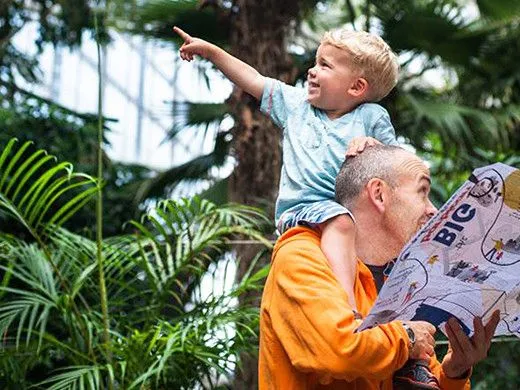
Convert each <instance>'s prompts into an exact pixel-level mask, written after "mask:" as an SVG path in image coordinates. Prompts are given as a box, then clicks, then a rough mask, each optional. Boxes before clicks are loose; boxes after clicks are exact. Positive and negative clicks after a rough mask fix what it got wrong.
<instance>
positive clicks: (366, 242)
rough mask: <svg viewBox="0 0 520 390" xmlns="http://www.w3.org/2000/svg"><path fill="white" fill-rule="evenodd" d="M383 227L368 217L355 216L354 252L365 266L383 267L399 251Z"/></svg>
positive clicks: (362, 215) (363, 215)
mask: <svg viewBox="0 0 520 390" xmlns="http://www.w3.org/2000/svg"><path fill="white" fill-rule="evenodd" d="M397 246H398V245H397V243H395V242H393V240H391V238H390V237H389V235H388V234H387V232H386V230H385V229H384V226H383V225H382V224H381V223H378V222H376V221H374V220H373V218H372V217H371V216H369V215H365V214H360V215H356V252H357V256H358V257H359V259H361V261H362V262H363V263H365V264H369V265H385V264H387V263H388V262H389V261H390V260H392V259H394V258H395V257H396V256H397V255H398V254H399V251H400V248H397Z"/></svg>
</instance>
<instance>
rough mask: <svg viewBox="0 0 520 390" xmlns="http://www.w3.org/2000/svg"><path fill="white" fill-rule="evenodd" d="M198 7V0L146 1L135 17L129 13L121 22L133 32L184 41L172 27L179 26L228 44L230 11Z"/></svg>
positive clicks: (195, 34) (177, 41)
mask: <svg viewBox="0 0 520 390" xmlns="http://www.w3.org/2000/svg"><path fill="white" fill-rule="evenodd" d="M217 4H218V3H215V5H217ZM198 6H199V2H198V1H197V0H180V1H169V0H152V1H146V2H144V3H142V5H141V6H138V7H136V8H135V12H134V13H133V15H132V16H133V18H132V17H131V18H129V17H128V14H127V15H121V17H120V18H119V19H120V23H118V25H119V26H120V28H121V29H123V30H126V31H129V32H132V33H136V34H139V35H145V36H149V37H153V38H159V39H161V40H164V41H173V42H176V43H180V42H181V41H180V38H179V37H177V36H176V34H174V33H173V31H172V27H173V26H176V25H177V26H180V27H181V28H183V29H185V30H186V31H189V32H190V34H193V35H194V36H199V37H201V38H204V39H207V40H211V41H212V42H215V43H216V44H218V45H220V46H222V45H225V44H227V41H226V38H227V36H228V31H229V22H228V20H227V17H226V14H227V10H226V9H221V11H222V12H220V11H219V12H217V13H216V12H215V11H214V9H212V8H211V7H207V8H204V9H200V7H198ZM217 14H218V15H217ZM129 19H130V20H129ZM128 22H130V25H129V23H128Z"/></svg>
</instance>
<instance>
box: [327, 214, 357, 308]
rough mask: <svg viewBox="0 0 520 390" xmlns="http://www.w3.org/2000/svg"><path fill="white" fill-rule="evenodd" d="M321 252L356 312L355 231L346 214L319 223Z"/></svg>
mask: <svg viewBox="0 0 520 390" xmlns="http://www.w3.org/2000/svg"><path fill="white" fill-rule="evenodd" d="M319 226H320V229H321V244H320V245H321V250H322V251H323V253H324V254H325V256H326V257H327V260H328V261H329V264H330V267H331V268H332V272H334V275H335V276H336V278H337V279H338V281H339V283H340V284H341V287H343V289H344V290H345V291H346V293H347V297H348V301H349V303H350V305H351V306H352V308H353V309H354V310H355V311H357V308H356V300H355V294H354V283H355V281H356V270H357V259H356V250H355V237H356V229H355V225H354V221H352V218H350V217H349V216H348V215H347V214H342V215H338V216H336V217H334V218H331V219H329V220H328V221H326V222H324V223H321V224H320V225H319Z"/></svg>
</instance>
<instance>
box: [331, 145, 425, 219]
mask: <svg viewBox="0 0 520 390" xmlns="http://www.w3.org/2000/svg"><path fill="white" fill-rule="evenodd" d="M410 159H412V160H414V161H415V160H417V159H418V158H417V157H416V156H415V155H414V154H413V153H410V152H408V151H406V150H404V149H403V148H401V147H398V146H390V145H375V146H371V147H367V148H365V150H364V151H363V152H362V153H360V154H358V155H357V156H355V157H348V158H347V159H346V160H345V162H344V163H343V165H342V166H341V169H340V171H339V173H338V176H337V178H336V202H338V203H339V204H341V205H343V206H345V207H347V208H349V209H352V208H353V207H354V205H355V202H356V200H357V198H358V196H359V195H360V194H361V192H362V191H363V188H364V187H365V185H366V184H367V183H368V182H369V180H370V179H373V178H379V179H381V180H383V181H385V182H386V183H387V184H388V185H389V186H390V187H391V188H395V187H396V186H397V185H398V180H399V175H400V173H401V172H402V168H403V164H405V163H406V160H410Z"/></svg>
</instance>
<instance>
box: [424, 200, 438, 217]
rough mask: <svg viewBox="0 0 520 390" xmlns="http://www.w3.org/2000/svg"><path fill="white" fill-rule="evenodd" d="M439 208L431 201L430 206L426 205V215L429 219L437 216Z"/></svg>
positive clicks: (429, 201)
mask: <svg viewBox="0 0 520 390" xmlns="http://www.w3.org/2000/svg"><path fill="white" fill-rule="evenodd" d="M437 211H439V210H437V207H435V205H434V204H433V203H432V201H431V200H430V199H428V204H427V205H426V215H428V218H431V217H433V216H434V215H435V214H437Z"/></svg>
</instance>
